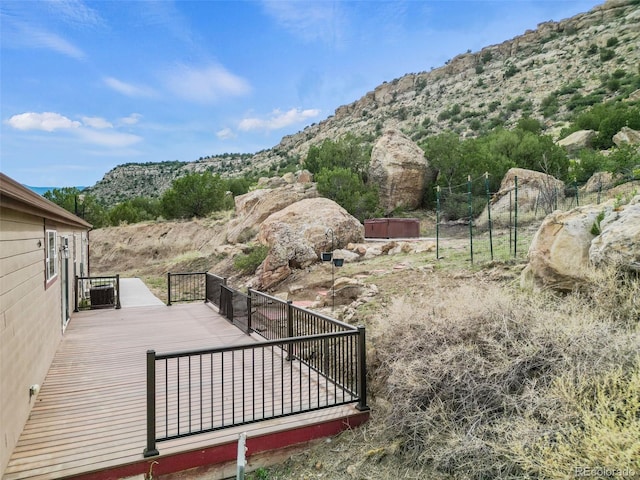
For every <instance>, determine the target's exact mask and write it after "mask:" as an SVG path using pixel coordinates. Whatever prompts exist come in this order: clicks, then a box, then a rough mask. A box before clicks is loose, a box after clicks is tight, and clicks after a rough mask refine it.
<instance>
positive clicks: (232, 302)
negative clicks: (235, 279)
mask: <svg viewBox="0 0 640 480" xmlns="http://www.w3.org/2000/svg"><path fill="white" fill-rule="evenodd" d="M250 310H251V307H250V300H249V297H248V296H247V295H245V294H244V293H242V292H239V291H238V290H234V289H233V288H231V287H228V286H227V285H221V286H220V307H219V312H220V315H222V316H223V317H225V318H226V319H227V320H229V321H230V322H231V323H233V324H234V325H235V326H236V327H238V328H239V329H240V330H242V331H243V332H245V333H251V331H252V329H251V317H250V315H249V312H250Z"/></svg>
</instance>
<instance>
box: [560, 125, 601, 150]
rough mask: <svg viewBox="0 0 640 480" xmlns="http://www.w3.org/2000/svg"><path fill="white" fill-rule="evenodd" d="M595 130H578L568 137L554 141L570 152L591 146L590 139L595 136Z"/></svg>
mask: <svg viewBox="0 0 640 480" xmlns="http://www.w3.org/2000/svg"><path fill="white" fill-rule="evenodd" d="M596 135H597V133H596V131H595V130H578V131H577V132H573V133H572V134H571V135H569V136H568V137H565V138H563V139H561V140H558V141H557V142H556V143H557V144H558V145H559V146H561V147H564V148H566V149H567V150H568V151H570V152H574V151H576V150H581V149H583V148H587V147H590V146H591V141H592V140H593V139H594V138H595V137H596Z"/></svg>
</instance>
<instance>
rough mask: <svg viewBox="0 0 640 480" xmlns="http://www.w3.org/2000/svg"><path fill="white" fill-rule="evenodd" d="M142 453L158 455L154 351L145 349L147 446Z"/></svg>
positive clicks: (149, 455)
mask: <svg viewBox="0 0 640 480" xmlns="http://www.w3.org/2000/svg"><path fill="white" fill-rule="evenodd" d="M142 455H143V456H144V457H145V458H146V457H154V456H156V455H160V452H158V449H157V448H156V351H155V350H147V448H145V449H144V452H142Z"/></svg>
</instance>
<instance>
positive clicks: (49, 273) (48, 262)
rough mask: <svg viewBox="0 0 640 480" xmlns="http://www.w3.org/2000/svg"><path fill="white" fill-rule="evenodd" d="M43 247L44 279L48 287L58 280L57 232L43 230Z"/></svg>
mask: <svg viewBox="0 0 640 480" xmlns="http://www.w3.org/2000/svg"><path fill="white" fill-rule="evenodd" d="M52 242H53V245H52ZM44 245H45V246H44V251H45V254H44V257H45V261H44V267H45V270H44V279H45V282H46V285H47V287H48V286H49V285H51V284H52V283H53V282H55V280H56V279H57V278H58V232H57V231H56V230H50V229H47V230H45V244H44Z"/></svg>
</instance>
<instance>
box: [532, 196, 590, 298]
mask: <svg viewBox="0 0 640 480" xmlns="http://www.w3.org/2000/svg"><path fill="white" fill-rule="evenodd" d="M602 210H603V206H598V205H587V206H584V207H578V208H574V209H573V210H570V211H568V212H559V211H556V212H553V213H552V214H550V215H547V217H546V218H545V219H544V221H543V222H542V225H540V228H539V229H538V231H537V232H536V234H535V235H534V237H533V240H532V241H531V246H530V247H529V265H528V266H527V267H526V268H525V270H524V271H523V277H522V280H523V285H526V284H530V283H533V285H534V286H539V287H545V288H552V289H554V290H560V291H571V290H574V289H575V288H577V287H580V285H582V284H583V283H584V282H585V280H586V279H587V271H588V268H589V248H590V246H591V241H592V240H593V239H594V238H595V235H594V233H593V231H592V227H593V225H594V223H595V222H596V220H597V218H598V215H599V214H600V212H602Z"/></svg>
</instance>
